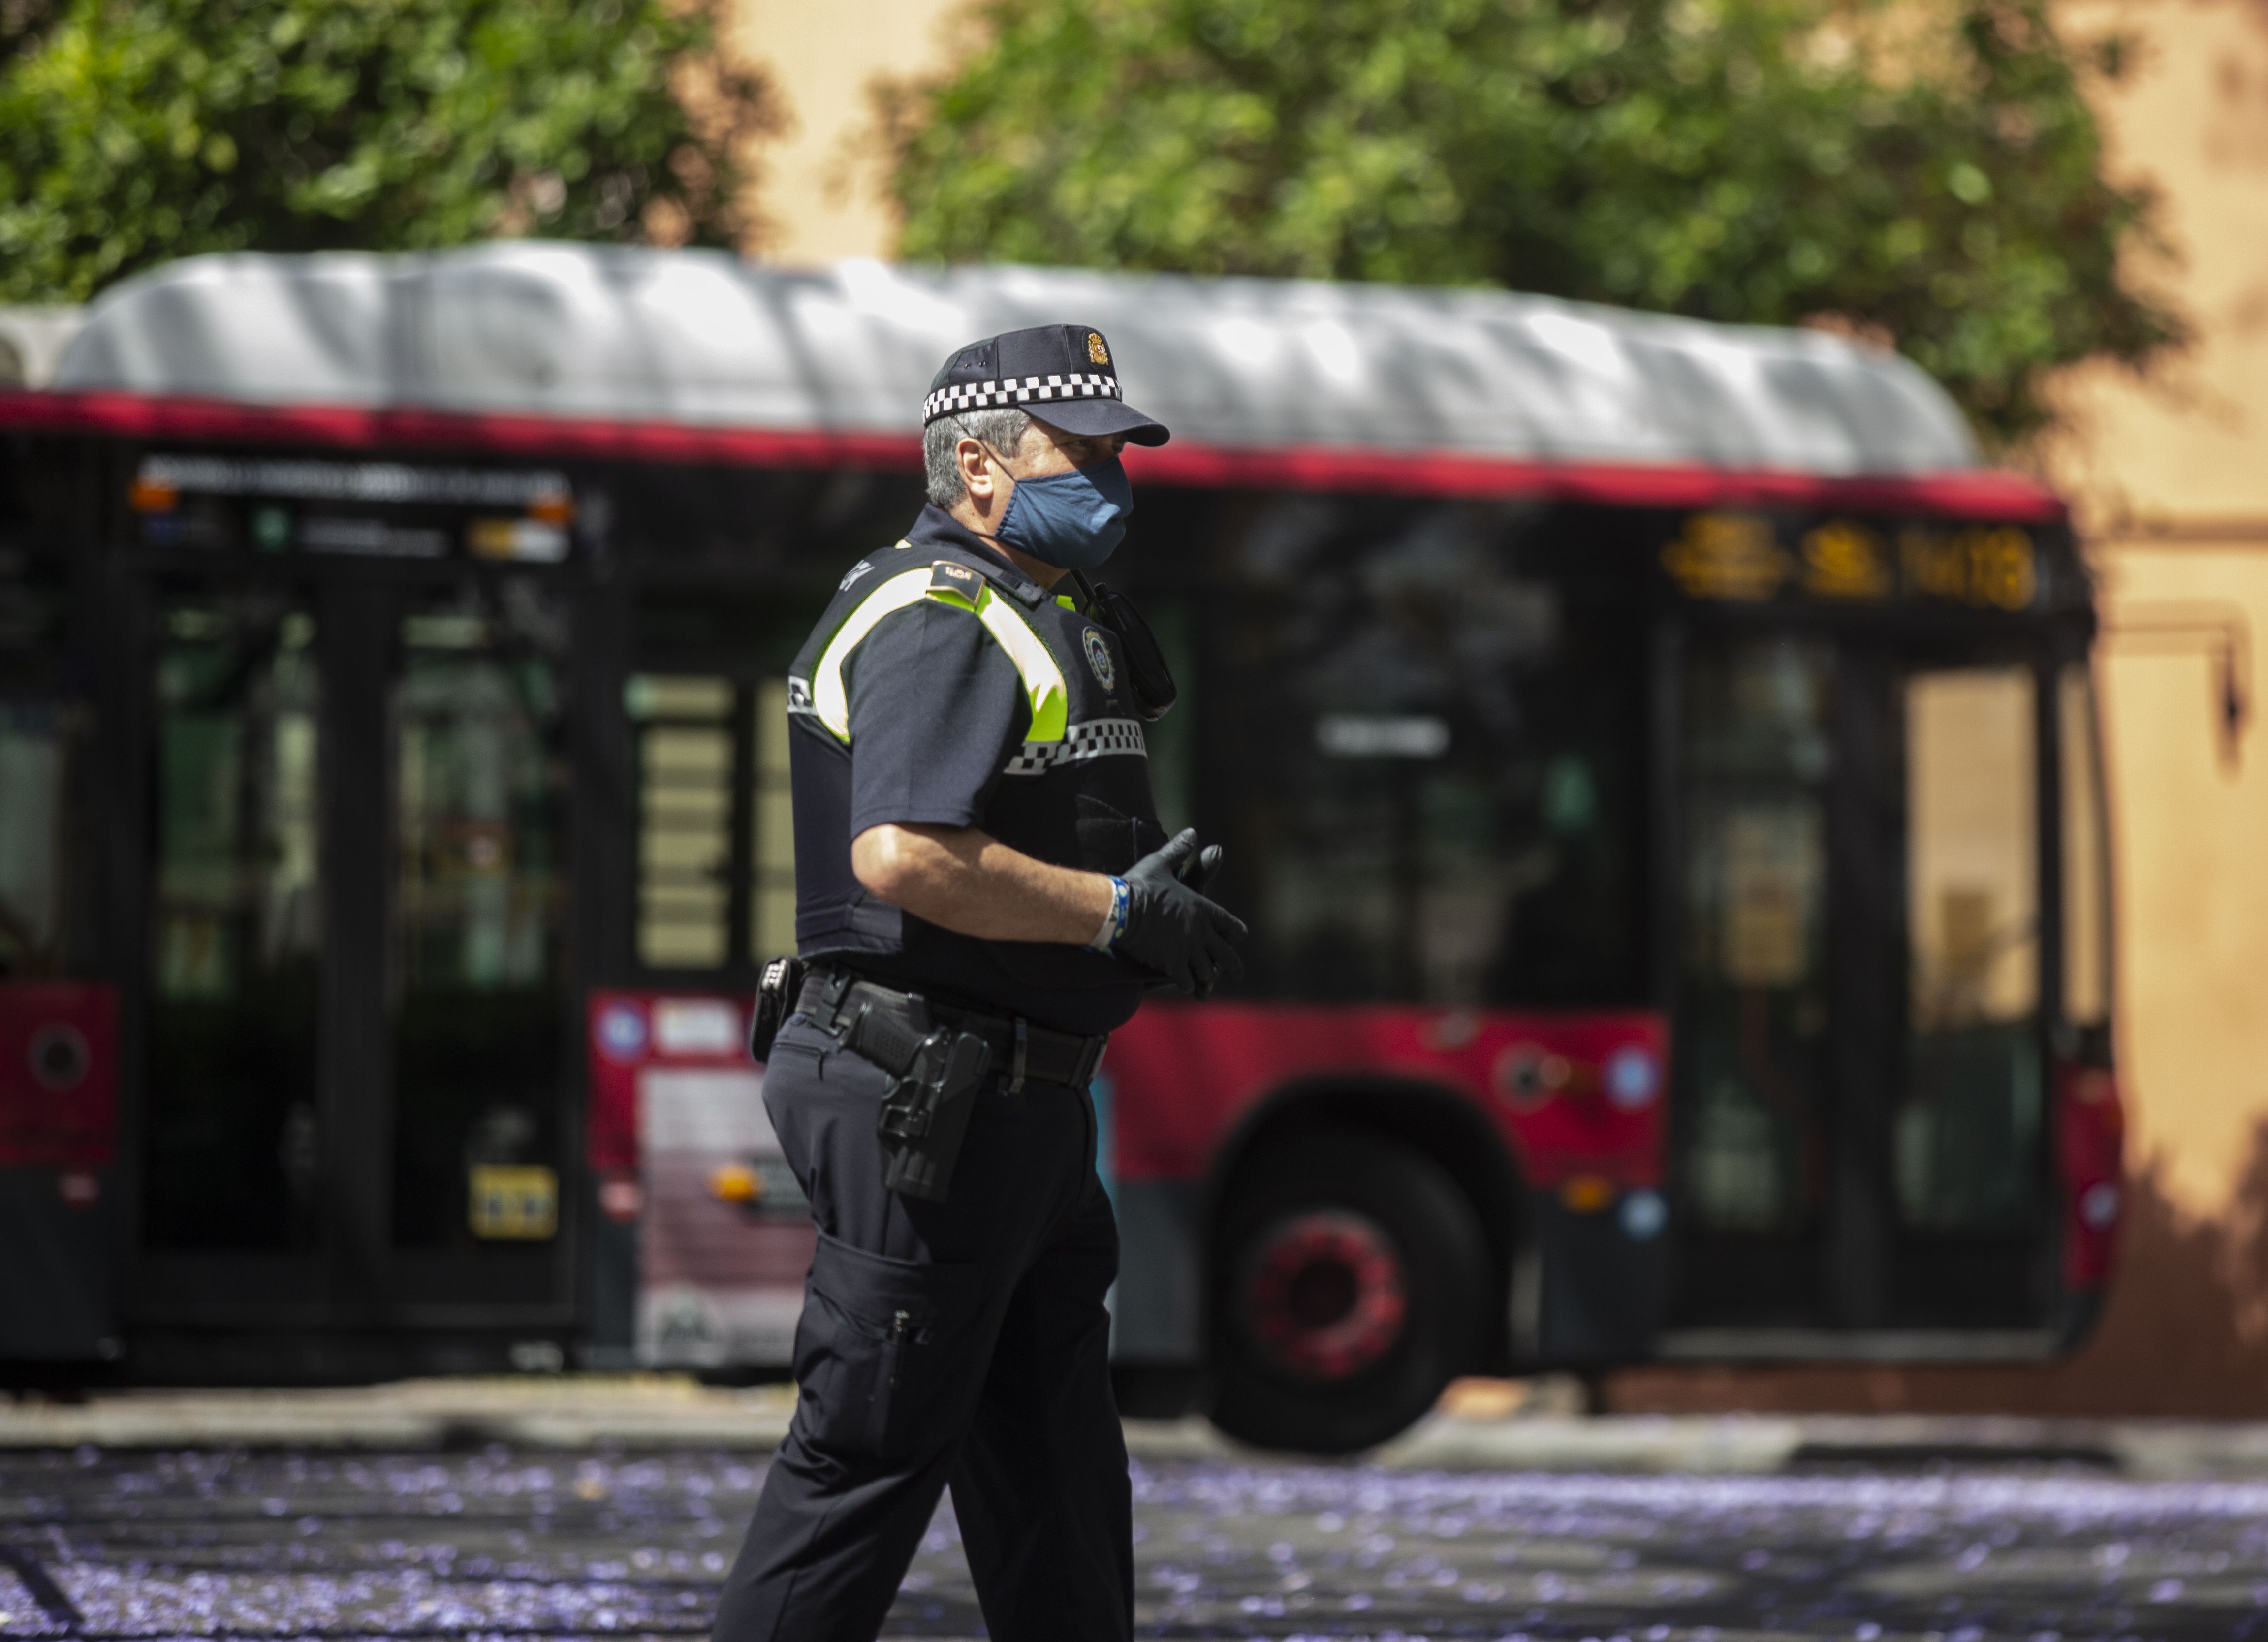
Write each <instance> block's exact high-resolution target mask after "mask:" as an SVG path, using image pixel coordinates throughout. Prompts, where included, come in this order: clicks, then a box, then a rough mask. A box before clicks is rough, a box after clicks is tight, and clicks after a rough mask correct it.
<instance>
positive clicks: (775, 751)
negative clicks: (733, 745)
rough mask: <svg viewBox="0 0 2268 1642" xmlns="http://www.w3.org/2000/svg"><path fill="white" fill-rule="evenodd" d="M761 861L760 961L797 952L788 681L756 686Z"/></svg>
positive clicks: (754, 934) (754, 843) (754, 912)
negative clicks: (789, 769) (789, 761)
mask: <svg viewBox="0 0 2268 1642" xmlns="http://www.w3.org/2000/svg"><path fill="white" fill-rule="evenodd" d="M755 787H756V801H755V806H754V807H753V814H754V817H755V838H754V839H753V840H751V841H750V845H749V850H748V853H749V854H750V855H751V856H752V857H753V858H755V893H754V894H753V895H752V896H751V898H750V902H749V916H750V919H751V927H750V929H749V937H750V939H751V940H752V942H753V943H754V945H753V946H752V947H751V949H750V953H749V955H750V956H751V957H753V958H754V959H755V961H757V962H758V963H762V962H763V961H765V960H766V959H768V958H776V957H777V956H779V955H780V954H783V953H792V952H793V951H794V950H795V804H794V800H793V797H792V793H791V792H790V790H789V785H788V722H787V680H786V679H785V678H784V677H783V678H777V679H766V680H764V681H763V682H762V683H761V684H759V685H758V686H757V687H756V782H755Z"/></svg>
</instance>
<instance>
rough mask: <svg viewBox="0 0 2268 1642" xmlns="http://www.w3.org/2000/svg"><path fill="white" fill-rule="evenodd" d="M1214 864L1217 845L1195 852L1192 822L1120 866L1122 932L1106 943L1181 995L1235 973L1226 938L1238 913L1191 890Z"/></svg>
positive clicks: (1240, 933)
mask: <svg viewBox="0 0 2268 1642" xmlns="http://www.w3.org/2000/svg"><path fill="white" fill-rule="evenodd" d="M1219 865H1220V846H1219V844H1214V845H1211V847H1209V848H1207V849H1206V850H1203V851H1202V852H1200V851H1199V850H1198V849H1197V829H1196V828H1193V827H1192V828H1185V829H1183V830H1182V832H1180V833H1178V834H1176V835H1175V837H1174V839H1173V841H1172V842H1171V843H1168V844H1167V845H1166V847H1165V848H1164V849H1162V850H1157V851H1156V852H1155V853H1153V854H1150V855H1145V856H1144V857H1143V858H1141V859H1140V860H1138V861H1137V862H1135V863H1134V865H1133V866H1132V867H1130V869H1129V870H1128V872H1127V873H1126V891H1127V897H1126V932H1125V933H1124V934H1123V935H1121V936H1120V937H1119V938H1118V940H1117V943H1116V945H1115V946H1112V948H1111V950H1112V951H1113V952H1115V953H1118V954H1121V955H1123V956H1124V957H1125V958H1127V959H1128V960H1130V961H1132V962H1135V963H1138V964H1140V965H1141V966H1142V967H1143V968H1145V969H1152V970H1154V971H1156V972H1157V973H1158V974H1159V975H1160V976H1164V977H1165V981H1166V983H1167V985H1168V986H1170V987H1172V988H1173V989H1174V990H1175V991H1177V992H1179V993H1181V994H1182V996H1183V997H1184V998H1188V997H1191V996H1194V997H1197V998H1204V997H1208V996H1210V995H1211V992H1212V988H1213V983H1214V981H1216V980H1230V981H1233V980H1234V979H1235V978H1236V977H1237V976H1240V975H1242V974H1243V973H1244V964H1243V961H1241V959H1239V958H1238V957H1237V955H1236V953H1235V951H1234V950H1233V947H1232V946H1231V944H1230V943H1232V942H1234V941H1241V940H1242V939H1244V937H1245V935H1246V933H1247V932H1248V931H1246V929H1245V927H1244V923H1243V920H1242V919H1241V918H1239V917H1236V916H1235V915H1234V914H1233V913H1232V912H1230V911H1229V910H1228V909H1226V908H1225V907H1219V906H1216V905H1215V904H1214V903H1213V902H1210V901H1208V900H1206V899H1205V898H1204V896H1203V895H1199V894H1198V893H1197V887H1199V886H1201V885H1203V884H1204V883H1205V882H1207V881H1208V880H1211V877H1212V875H1213V873H1214V872H1215V871H1216V870H1218V869H1219Z"/></svg>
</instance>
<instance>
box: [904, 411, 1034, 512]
mask: <svg viewBox="0 0 2268 1642" xmlns="http://www.w3.org/2000/svg"><path fill="white" fill-rule="evenodd" d="M1031 425H1032V418H1031V416H1030V415H1029V414H1028V413H1027V412H1025V411H1021V410H1018V409H1014V408H1013V406H1002V407H1000V408H998V409H992V410H964V411H962V412H961V413H960V414H959V415H958V416H939V418H938V419H937V420H936V421H935V422H932V423H930V424H929V425H928V426H927V427H925V428H924V429H923V430H922V468H923V469H924V472H925V473H926V474H927V475H928V477H929V499H930V500H931V501H932V502H934V503H935V504H937V505H938V506H939V507H945V508H949V507H951V506H953V505H954V504H955V503H956V502H958V501H960V500H961V497H965V496H967V495H968V486H967V485H966V484H964V483H962V482H961V464H960V462H959V461H957V460H955V459H954V447H955V446H957V445H959V444H960V443H961V440H963V439H976V440H978V441H979V442H981V443H983V444H985V445H990V446H991V447H992V448H993V449H994V450H996V451H998V452H999V453H1000V454H1001V455H1003V456H1013V455H1014V454H1015V453H1016V447H1017V446H1018V445H1021V444H1022V443H1023V442H1024V431H1025V430H1026V429H1027V428H1029V427H1030V426H1031Z"/></svg>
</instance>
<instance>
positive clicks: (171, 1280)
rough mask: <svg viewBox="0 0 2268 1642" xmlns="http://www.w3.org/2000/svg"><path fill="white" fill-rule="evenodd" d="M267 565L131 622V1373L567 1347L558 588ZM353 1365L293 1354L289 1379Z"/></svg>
mask: <svg viewBox="0 0 2268 1642" xmlns="http://www.w3.org/2000/svg"><path fill="white" fill-rule="evenodd" d="M373 528H374V527H373ZM300 534H303V535H304V534H308V533H307V532H306V531H304V530H303V531H301V533H300ZM357 539H358V538H357ZM373 539H375V538H373ZM271 563H274V564H275V565H276V568H275V569H270V568H269V566H267V565H259V566H257V571H258V573H254V572H252V571H246V572H245V573H241V574H239V575H236V576H233V577H231V576H225V575H219V574H204V575H198V576H194V577H182V576H174V575H169V574H166V573H164V572H158V573H152V574H149V575H146V576H144V577H141V578H136V580H135V585H134V590H133V596H132V599H131V600H130V602H131V603H132V604H133V606H134V607H135V610H136V614H135V615H134V617H133V619H132V621H131V622H129V625H130V626H132V627H133V628H134V629H135V630H136V631H137V633H138V644H137V647H136V655H135V657H134V659H133V664H132V667H131V672H132V674H134V676H136V678H137V679H138V681H139V683H138V686H137V693H138V695H139V697H140V700H139V707H140V710H141V715H142V720H143V723H142V733H141V734H140V736H139V737H138V738H136V739H137V740H138V744H139V753H138V766H139V774H140V777H141V785H142V790H143V791H144V792H145V793H146V797H147V803H146V805H145V806H144V813H145V814H147V816H148V830H147V833H146V836H144V838H143V840H142V850H141V853H142V855H143V857H144V859H143V861H142V863H141V865H142V869H143V870H142V873H141V879H142V891H141V894H140V895H139V898H138V900H139V905H140V907H141V909H142V931H141V945H142V946H143V950H144V969H143V973H142V974H141V975H140V976H139V977H137V983H136V986H135V987H134V989H133V991H134V994H135V998H134V1002H135V1008H134V1010H133V1011H132V1012H133V1013H135V1014H138V1016H139V1020H140V1023H141V1031H140V1033H139V1035H138V1036H137V1035H134V1034H133V1033H132V1032H131V1029H130V1027H129V1041H132V1042H136V1043H137V1044H138V1052H137V1053H136V1055H135V1057H134V1060H135V1063H136V1064H135V1065H134V1066H133V1068H132V1069H131V1071H130V1072H129V1078H130V1080H131V1082H132V1083H133V1084H134V1085H136V1086H138V1087H139V1089H140V1091H141V1101H140V1106H141V1113H140V1122H139V1123H138V1126H137V1127H138V1140H139V1145H138V1148H137V1150H138V1164H139V1167H138V1171H137V1172H138V1175H139V1191H138V1199H139V1201H138V1211H139V1212H138V1216H137V1219H138V1222H139V1224H138V1233H137V1237H136V1247H137V1250H138V1259H137V1261H136V1267H135V1270H134V1271H133V1274H132V1281H131V1284H130V1286H129V1305H130V1321H131V1322H133V1323H134V1324H135V1325H136V1335H137V1340H140V1341H144V1342H146V1344H145V1345H137V1352H139V1353H141V1354H143V1355H145V1356H147V1357H148V1358H149V1361H148V1362H147V1364H146V1365H145V1366H147V1368H148V1369H149V1370H150V1371H151V1372H153V1373H161V1374H162V1373H166V1372H168V1371H169V1369H172V1368H174V1367H179V1368H180V1370H181V1371H182V1372H197V1373H203V1372H211V1368H212V1365H211V1364H210V1362H208V1361H207V1360H206V1359H204V1358H203V1357H197V1356H196V1355H195V1353H196V1351H198V1350H200V1349H207V1350H209V1349H210V1348H209V1347H208V1348H200V1347H198V1346H197V1345H196V1344H195V1338H194V1337H193V1336H188V1335H187V1334H186V1333H185V1331H191V1330H194V1331H197V1332H198V1333H199V1334H203V1335H206V1336H208V1337H209V1333H210V1331H211V1330H214V1329H221V1330H227V1329H239V1328H240V1329H256V1330H268V1329H284V1330H288V1331H291V1332H292V1333H293V1334H295V1335H298V1336H301V1337H303V1338H306V1337H310V1336H312V1335H313V1333H316V1332H320V1331H328V1330H347V1331H352V1332H353V1333H355V1334H356V1335H358V1336H363V1337H364V1338H365V1339H368V1338H369V1337H370V1336H372V1335H373V1334H374V1335H377V1336H381V1339H383V1338H385V1337H391V1338H393V1339H394V1341H395V1344H394V1345H392V1346H387V1345H385V1344H379V1346H378V1347H377V1348H376V1349H378V1350H379V1351H380V1352H381V1353H387V1352H392V1353H394V1355H390V1356H385V1357H383V1358H382V1359H381V1361H382V1362H385V1363H394V1362H398V1363H400V1364H401V1365H404V1366H415V1365H416V1364H418V1363H421V1362H424V1361H426V1360H428V1359H425V1358H423V1357H420V1356H417V1355H415V1354H414V1353H415V1351H417V1350H419V1349H422V1348H417V1347H411V1346H407V1345H405V1344H402V1336H411V1335H417V1336H431V1335H432V1334H436V1333H442V1332H446V1331H449V1330H453V1329H473V1330H482V1331H489V1332H490V1333H492V1334H497V1335H503V1334H504V1333H505V1332H506V1331H509V1332H510V1333H511V1334H514V1335H519V1336H551V1335H556V1334H563V1333H564V1332H565V1331H566V1330H567V1329H569V1328H570V1327H571V1324H572V1322H573V1321H574V1319H573V1313H572V1309H571V1301H572V1297H573V1294H574V1292H575V1291H574V1285H573V1283H572V1281H571V1276H570V1273H571V1263H570V1258H569V1255H568V1252H567V1250H566V1248H565V1247H564V1243H565V1239H564V1236H563V1233H564V1232H565V1231H566V1229H567V1227H566V1226H565V1223H564V1221H563V1214H562V1210H563V1203H564V1202H565V1201H566V1199H565V1198H564V1197H563V1194H562V1192H561V1190H560V1179H561V1173H562V1170H563V1167H565V1161H564V1160H566V1159H567V1157H568V1156H570V1155H571V1140H572V1135H571V1130H572V1126H573V1123H574V1121H575V1115H574V1109H573V1102H574V1101H575V1100H576V1099H577V1098H578V1088H579V1081H578V1077H577V1075H576V1067H577V1060H576V1057H575V1056H574V1054H573V1049H574V1047H575V1044H576V1042H577V1028H576V1024H575V1022H574V1020H572V1019H571V1011H570V1009H569V1008H568V1006H567V1005H568V999H569V997H570V996H571V991H570V989H571V984H572V983H573V980H574V977H572V976H571V975H570V973H569V971H570V968H571V952H570V918H569V911H570V900H569V895H568V887H569V883H570V879H571V871H570V865H569V854H568V851H569V849H570V843H571V841H570V836H569V830H568V817H569V812H570V808H571V805H570V793H569V786H570V783H571V780H572V779H573V777H574V773H575V769H576V760H575V758H574V756H573V752H574V747H573V742H574V739H575V738H574V736H573V734H572V725H571V707H572V704H573V703H574V701H575V699H576V692H575V687H574V681H573V680H572V678H571V675H570V674H571V669H570V659H571V657H572V656H573V655H574V653H575V643H574V640H575V630H576V624H577V623H576V616H577V611H576V609H575V603H574V596H573V586H572V584H571V581H570V579H569V578H568V577H567V575H566V574H565V573H564V572H563V571H556V570H552V571H533V570H528V571H521V570H514V569H509V568H504V567H495V568H491V567H480V568H478V569H475V568H474V567H472V566H470V565H467V566H465V567H463V568H461V569H449V568H445V567H444V566H443V565H439V564H435V565H417V566H414V567H413V566H407V565H403V564H401V563H398V562H394V561H391V560H387V559H385V558H381V557H378V556H372V557H370V558H367V559H365V558H360V557H355V556H345V555H341V556H337V557H335V558H329V557H326V558H317V557H316V556H313V555H312V554H310V555H303V556H294V557H292V558H291V559H284V560H280V561H274V562H271ZM168 1341H170V1343H171V1344H170V1345H168V1344H167V1342H168ZM497 1346H498V1349H497V1360H498V1364H499V1366H501V1362H502V1361H503V1360H504V1356H503V1351H502V1345H501V1342H498V1343H497ZM544 1349H545V1341H544V1339H543V1338H541V1337H538V1338H536V1339H535V1340H534V1342H533V1343H532V1344H526V1345H525V1346H524V1349H523V1350H522V1351H521V1353H520V1354H521V1355H527V1353H528V1352H530V1351H535V1352H541V1351H544ZM168 1350H173V1351H180V1352H186V1353H188V1355H184V1356H183V1357H182V1358H181V1360H180V1364H178V1365H175V1364H173V1362H172V1360H171V1359H169V1358H167V1357H166V1355H165V1353H166V1351H168ZM402 1351H409V1352H411V1353H412V1354H410V1355H401V1354H400V1353H401V1352H402ZM552 1351H553V1353H554V1355H555V1356H556V1347H553V1348H552ZM447 1360H449V1361H453V1362H456V1363H458V1364H460V1365H461V1366H470V1365H477V1364H479V1363H482V1362H485V1361H487V1360H488V1359H487V1357H486V1356H485V1355H475V1356H474V1357H470V1358H467V1357H464V1356H462V1355H461V1354H459V1355H458V1356H456V1357H454V1358H450V1359H447ZM531 1360H533V1359H531ZM359 1363H360V1359H356V1362H355V1363H350V1362H349V1360H348V1359H347V1358H345V1357H342V1356H339V1355H338V1353H337V1351H335V1350H332V1349H328V1348H324V1347H321V1346H320V1345H318V1344H309V1346H308V1348H307V1352H306V1366H304V1368H303V1372H306V1373H350V1374H351V1373H360V1372H367V1371H368V1368H369V1367H370V1366H372V1365H367V1364H364V1365H361V1366H357V1364H359ZM326 1365H328V1366H326Z"/></svg>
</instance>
